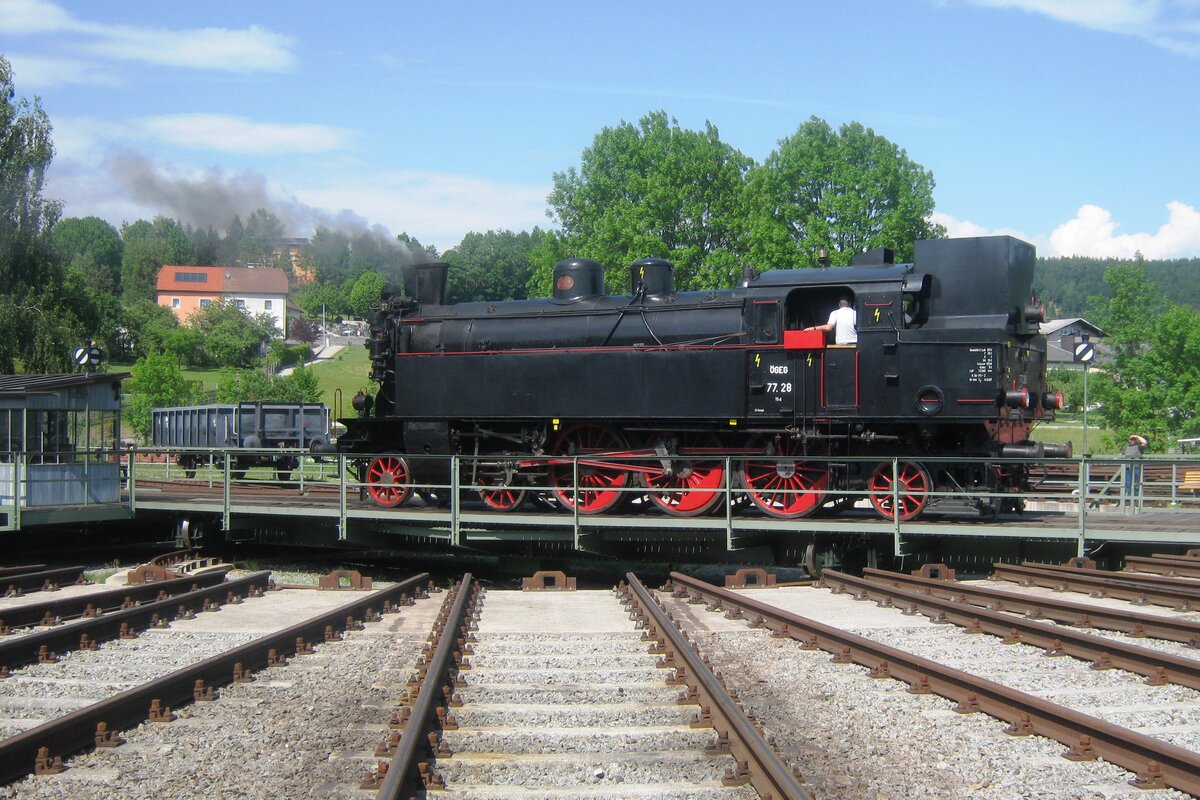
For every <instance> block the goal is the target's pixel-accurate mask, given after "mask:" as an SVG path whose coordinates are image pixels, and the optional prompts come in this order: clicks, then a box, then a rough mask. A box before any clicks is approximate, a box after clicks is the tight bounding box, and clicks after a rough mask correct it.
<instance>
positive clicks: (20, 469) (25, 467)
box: [12, 452, 29, 531]
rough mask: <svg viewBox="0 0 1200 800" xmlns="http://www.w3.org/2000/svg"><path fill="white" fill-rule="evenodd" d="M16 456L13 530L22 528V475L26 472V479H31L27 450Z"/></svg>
mask: <svg viewBox="0 0 1200 800" xmlns="http://www.w3.org/2000/svg"><path fill="white" fill-rule="evenodd" d="M14 455H15V456H16V458H15V459H14V461H13V467H14V469H13V515H12V525H13V530H17V531H19V530H21V475H22V473H24V475H25V480H26V481H28V480H29V454H28V453H25V452H21V453H15V454H14Z"/></svg>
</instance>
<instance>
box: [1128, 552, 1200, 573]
mask: <svg viewBox="0 0 1200 800" xmlns="http://www.w3.org/2000/svg"><path fill="white" fill-rule="evenodd" d="M1125 569H1129V570H1135V571H1137V572H1153V573H1156V574H1158V575H1166V576H1168V577H1176V576H1178V577H1185V578H1200V558H1189V557H1188V556H1168V555H1159V554H1157V553H1156V554H1155V555H1153V556H1125Z"/></svg>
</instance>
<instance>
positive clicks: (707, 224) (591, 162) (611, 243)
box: [529, 111, 753, 295]
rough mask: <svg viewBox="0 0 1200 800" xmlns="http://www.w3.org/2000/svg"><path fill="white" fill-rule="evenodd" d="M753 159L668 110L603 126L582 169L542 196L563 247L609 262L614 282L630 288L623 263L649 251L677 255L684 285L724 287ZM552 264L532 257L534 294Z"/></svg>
mask: <svg viewBox="0 0 1200 800" xmlns="http://www.w3.org/2000/svg"><path fill="white" fill-rule="evenodd" d="M752 164H753V161H752V159H750V158H749V157H747V156H745V155H743V154H742V153H740V152H738V151H737V150H736V149H734V148H733V147H731V146H730V145H728V144H726V143H725V142H723V141H721V137H720V134H719V133H718V131H717V129H716V127H715V126H714V125H712V124H711V123H706V124H705V129H704V130H703V131H690V130H685V129H683V128H680V127H679V123H678V122H677V121H676V120H675V119H673V118H671V117H668V116H667V114H666V112H664V111H657V112H654V113H651V114H648V115H646V116H645V117H642V119H641V120H639V122H638V124H637V125H633V124H631V123H628V122H622V123H621V124H620V125H618V126H617V127H615V128H604V129H603V130H602V131H601V132H600V133H599V134H598V135H597V136H596V138H595V139H594V140H593V142H592V145H591V147H589V148H587V149H586V150H584V151H583V156H582V160H581V164H580V167H579V169H578V170H576V169H575V168H574V167H572V168H570V169H568V170H567V171H566V172H556V173H555V174H554V189H553V191H552V192H551V193H550V196H549V198H548V201H549V203H550V208H551V216H552V217H553V218H554V219H555V221H557V222H558V223H559V225H560V226H561V228H562V237H563V239H564V240H565V242H562V243H560V244H563V245H564V247H562V248H561V249H560V252H561V251H563V250H569V251H571V254H572V255H577V256H582V257H586V258H593V259H596V260H597V261H600V262H601V263H602V264H605V266H606V267H607V268H608V272H607V277H608V281H609V283H610V285H611V286H612V287H613V288H614V289H616V288H617V287H620V288H621V289H625V288H626V285H627V283H628V275H627V273H626V272H625V269H626V267H627V266H628V265H629V264H630V263H631V262H633V261H635V260H637V259H639V258H644V257H646V256H657V257H660V258H667V259H670V260H671V261H673V262H674V264H675V270H676V272H675V281H676V285H678V286H679V287H680V288H684V289H703V288H718V287H722V288H723V287H727V286H729V285H730V284H731V282H732V280H733V278H734V275H733V273H734V268H735V265H736V262H737V260H738V255H739V253H740V252H741V251H742V247H743V242H742V238H743V233H744V229H745V221H744V214H743V205H744V190H745V179H746V175H747V172H748V171H749V169H750V167H751V165H752ZM550 249H552V248H544V249H541V250H539V251H537V252H538V254H539V255H544V254H545V253H546V251H547V250H550ZM552 268H553V262H549V263H547V262H541V263H538V264H537V265H536V268H535V270H534V274H533V276H532V278H531V280H530V284H529V291H530V293H531V294H534V295H544V294H546V293H548V292H549V288H550V278H551V274H552Z"/></svg>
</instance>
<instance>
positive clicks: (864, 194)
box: [748, 117, 945, 268]
mask: <svg viewBox="0 0 1200 800" xmlns="http://www.w3.org/2000/svg"><path fill="white" fill-rule="evenodd" d="M749 182H750V190H749V194H748V196H749V204H748V217H749V226H750V232H749V256H750V261H751V263H753V264H755V265H761V266H764V267H772V268H787V267H795V266H797V265H812V264H816V263H817V259H818V255H819V253H820V251H821V250H824V251H825V253H826V255H827V256H828V257H829V259H830V261H831V262H832V263H833V264H835V265H844V264H848V263H850V259H851V257H853V256H854V255H855V254H856V253H861V252H863V251H865V250H870V249H873V248H876V247H890V248H892V249H893V250H894V251H895V252H896V254H897V256H898V257H899V258H901V259H904V260H910V259H911V258H912V254H913V242H915V241H917V240H918V239H932V238H937V237H940V236H944V235H945V229H943V228H942V227H941V226H938V225H933V224H932V223H931V222H930V215H931V214H932V213H933V208H934V204H933V186H934V181H933V174H932V173H931V172H929V171H928V170H926V169H924V168H923V167H922V166H921V165H920V164H917V163H916V162H914V161H912V160H910V159H909V158H908V155H907V154H906V153H905V151H904V150H902V149H900V148H899V147H897V146H896V145H894V144H892V143H891V142H890V141H888V140H887V139H885V138H884V137H882V136H879V135H878V134H876V133H875V132H874V131H872V130H871V129H870V128H864V127H863V126H862V125H861V124H859V123H857V122H850V123H846V124H845V125H842V126H841V128H840V129H839V130H837V131H834V130H833V128H831V127H830V125H829V123H827V122H825V121H824V120H822V119H819V118H817V117H812V118H810V119H809V120H808V121H807V122H805V123H803V124H802V125H801V126H800V128H799V130H797V131H796V133H794V134H792V135H791V136H789V137H788V138H786V139H783V140H782V141H780V143H779V147H778V149H776V150H775V151H774V152H773V153H771V155H770V156H768V157H767V159H766V161H765V162H764V163H763V164H762V166H760V167H757V168H755V169H754V170H753V172H752V174H751V176H750V181H749Z"/></svg>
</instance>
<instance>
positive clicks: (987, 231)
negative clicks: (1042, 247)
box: [930, 211, 1038, 245]
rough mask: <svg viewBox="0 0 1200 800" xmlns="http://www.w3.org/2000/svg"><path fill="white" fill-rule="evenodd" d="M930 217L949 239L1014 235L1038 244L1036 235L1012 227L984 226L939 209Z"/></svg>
mask: <svg viewBox="0 0 1200 800" xmlns="http://www.w3.org/2000/svg"><path fill="white" fill-rule="evenodd" d="M930 218H931V219H932V220H933V222H935V223H936V224H938V225H941V226H942V227H943V228H945V229H946V235H947V236H948V237H950V238H951V239H965V238H969V237H972V236H1015V237H1016V238H1018V239H1021V240H1023V241H1026V242H1030V243H1031V244H1035V245H1036V244H1038V241H1037V237H1035V236H1030V235H1029V234H1026V233H1023V232H1022V231H1018V230H1016V229H1014V228H986V227H984V226H983V225H979V224H978V223H975V222H971V221H970V220H965V219H959V218H957V217H953V216H951V215H950V214H946V213H944V212H941V211H935V212H933V214H931V215H930Z"/></svg>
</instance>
